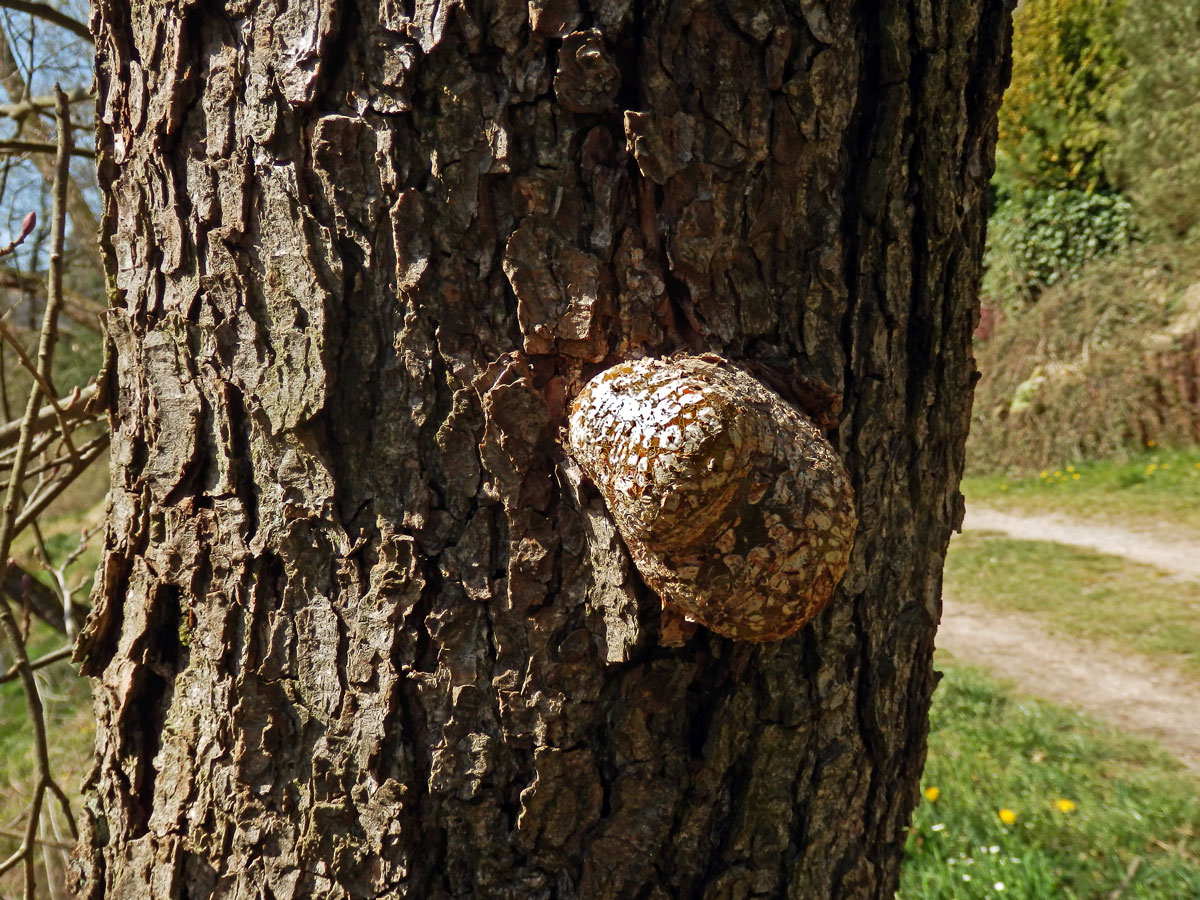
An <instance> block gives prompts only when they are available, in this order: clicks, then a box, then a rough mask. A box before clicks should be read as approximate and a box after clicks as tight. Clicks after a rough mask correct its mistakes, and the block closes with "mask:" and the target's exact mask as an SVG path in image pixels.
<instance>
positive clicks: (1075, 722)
mask: <svg viewBox="0 0 1200 900" xmlns="http://www.w3.org/2000/svg"><path fill="white" fill-rule="evenodd" d="M942 662H944V660H942ZM923 786H924V788H925V790H926V791H927V792H928V791H932V789H934V788H936V789H937V796H936V800H933V801H930V800H928V799H925V800H923V801H922V802H921V804H920V806H919V807H918V808H917V810H916V813H915V814H914V819H913V827H912V831H911V834H910V836H909V840H908V844H907V847H906V851H905V852H906V859H905V865H904V869H903V871H902V874H901V882H900V891H899V893H898V894H897V900H986V898H990V900H1107V898H1109V897H1110V896H1112V895H1113V892H1114V891H1116V890H1117V889H1118V888H1119V887H1120V886H1121V884H1122V883H1123V881H1124V880H1125V878H1126V874H1127V873H1128V872H1129V871H1130V867H1131V865H1133V864H1134V861H1135V860H1137V867H1136V870H1134V874H1133V877H1132V878H1131V879H1130V880H1129V883H1128V884H1127V885H1126V886H1125V888H1124V891H1123V892H1122V893H1120V897H1121V900H1196V898H1200V796H1198V793H1200V782H1197V781H1196V779H1194V778H1192V777H1191V776H1189V775H1188V774H1187V773H1186V772H1185V771H1183V770H1182V769H1181V768H1180V766H1179V764H1178V763H1176V762H1174V761H1173V760H1172V759H1171V758H1170V757H1168V756H1167V755H1166V754H1164V753H1163V752H1162V751H1161V750H1158V749H1156V748H1155V747H1154V746H1153V745H1152V744H1150V743H1148V742H1145V741H1141V740H1137V739H1134V738H1131V737H1125V736H1120V735H1115V734H1114V733H1113V731H1112V729H1111V728H1109V727H1107V726H1105V725H1102V724H1100V723H1097V722H1095V721H1093V720H1091V719H1088V718H1086V717H1083V716H1079V715H1077V714H1075V713H1072V712H1069V711H1067V710H1064V709H1061V708H1059V707H1055V706H1052V705H1049V704H1044V703H1040V702H1037V701H1031V700H1025V699H1018V698H1017V697H1015V696H1013V695H1012V694H1011V693H1009V692H1008V691H1007V690H1005V689H1004V688H1002V687H1001V686H999V685H998V684H997V683H996V682H994V681H992V680H991V679H989V678H987V677H986V676H984V675H982V674H981V673H979V672H978V671H976V670H973V669H969V668H966V667H959V666H957V665H953V666H948V667H947V672H946V676H945V678H944V679H943V680H942V683H941V685H940V686H939V688H938V692H937V694H936V695H935V697H934V703H933V710H932V715H931V732H930V737H929V757H928V761H927V763H926V766H925V776H924V780H923ZM926 796H927V797H928V796H929V794H928V793H927V794H926ZM1060 801H1062V802H1064V805H1065V806H1066V807H1067V809H1068V810H1069V811H1064V809H1063V808H1062V807H1061V806H1060ZM1065 801H1069V804H1066V803H1065ZM1070 804H1073V806H1072V805H1070ZM1002 809H1005V810H1011V811H1012V812H1013V813H1014V814H1015V816H1016V819H1015V821H1014V822H1013V823H1012V824H1011V825H1006V824H1005V823H1004V822H1003V821H1001V819H1000V815H999V812H1000V810H1002ZM1000 885H1002V887H1000Z"/></svg>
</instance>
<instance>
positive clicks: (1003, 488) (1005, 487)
mask: <svg viewBox="0 0 1200 900" xmlns="http://www.w3.org/2000/svg"><path fill="white" fill-rule="evenodd" d="M1196 468H1197V469H1200V463H1196ZM1000 490H1002V491H1007V490H1008V485H1007V484H1002V485H1000Z"/></svg>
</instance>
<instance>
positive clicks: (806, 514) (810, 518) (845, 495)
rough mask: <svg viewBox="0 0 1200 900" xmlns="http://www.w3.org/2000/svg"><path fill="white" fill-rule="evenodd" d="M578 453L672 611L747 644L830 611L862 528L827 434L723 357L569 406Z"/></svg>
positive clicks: (610, 382)
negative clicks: (855, 538) (857, 532)
mask: <svg viewBox="0 0 1200 900" xmlns="http://www.w3.org/2000/svg"><path fill="white" fill-rule="evenodd" d="M567 442H568V449H569V450H570V452H571V454H572V456H574V458H575V459H576V460H577V461H578V462H579V464H580V466H581V467H582V468H583V470H584V471H585V472H586V473H587V475H588V477H589V478H591V480H592V481H593V482H594V483H595V484H596V486H597V487H598V488H599V489H600V492H601V494H603V496H604V499H605V501H606V502H607V504H608V508H609V512H610V513H611V514H612V517H613V519H614V521H615V522H616V524H617V528H618V530H619V531H620V532H621V536H622V538H624V540H625V543H626V545H627V546H628V548H629V552H630V555H631V556H632V558H633V561H634V564H635V565H636V566H637V568H638V571H639V572H640V573H641V575H642V578H643V579H644V580H645V582H646V583H647V584H648V585H649V586H650V587H651V588H653V589H654V590H655V591H657V592H658V594H659V595H660V596H661V597H662V599H663V601H664V603H666V604H667V605H668V606H670V607H672V608H674V609H676V610H677V611H679V612H682V613H683V614H684V615H685V616H687V617H688V618H690V619H693V620H695V621H697V622H699V623H700V624H702V625H705V626H706V627H708V628H710V629H712V630H713V631H715V632H717V633H718V634H721V635H724V636H726V637H730V638H734V639H737V640H745V641H770V640H778V639H780V638H784V637H787V636H788V635H790V634H793V633H794V632H795V631H797V630H798V629H799V628H801V627H802V626H803V625H804V624H805V623H806V622H808V621H809V620H810V619H811V618H812V617H813V616H815V615H816V614H817V613H819V612H820V611H821V610H822V609H823V608H824V607H825V605H826V604H827V603H828V601H829V599H830V597H831V596H832V595H833V592H834V589H835V588H836V587H837V583H838V581H839V580H840V579H841V577H842V573H843V572H844V571H845V569H846V565H847V563H848V561H849V557H850V550H851V547H852V546H853V542H854V530H855V527H856V525H857V521H856V518H855V515H854V501H853V492H852V490H851V487H850V479H849V476H848V475H847V473H846V469H845V467H844V466H843V465H842V462H841V460H840V459H838V457H837V454H836V453H835V452H834V450H833V447H832V446H830V444H829V442H828V441H827V440H826V439H825V437H824V436H823V435H822V434H821V432H820V431H819V430H818V429H817V428H816V427H815V426H814V425H813V424H812V423H811V422H809V421H808V420H807V419H806V418H805V417H804V416H802V415H801V414H800V413H799V412H798V411H797V410H796V409H795V408H794V407H792V406H791V405H789V404H788V403H787V402H785V401H784V400H783V398H781V397H780V396H779V395H778V394H776V393H775V392H773V391H771V390H769V389H768V388H766V387H765V386H764V385H763V384H762V383H761V382H759V381H758V380H757V379H756V378H754V377H753V376H752V375H750V374H748V373H747V372H744V371H743V370H741V369H739V368H737V367H736V366H734V365H732V364H730V363H728V362H726V361H724V360H720V359H718V358H716V357H712V356H705V357H691V356H684V357H675V358H672V359H642V360H636V361H633V362H625V363H620V364H618V365H615V366H612V367H611V368H609V369H606V370H605V371H603V372H601V373H600V374H599V375H597V376H596V377H595V378H593V379H592V380H591V381H589V382H588V383H587V385H585V386H584V388H583V390H582V391H581V392H580V393H579V395H578V396H577V397H576V398H575V400H574V402H573V403H572V404H571V410H570V421H569V426H568V432H567Z"/></svg>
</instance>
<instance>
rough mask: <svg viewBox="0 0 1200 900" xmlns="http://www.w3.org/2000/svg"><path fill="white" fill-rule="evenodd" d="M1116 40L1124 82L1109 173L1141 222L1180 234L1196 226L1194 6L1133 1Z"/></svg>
mask: <svg viewBox="0 0 1200 900" xmlns="http://www.w3.org/2000/svg"><path fill="white" fill-rule="evenodd" d="M1120 38H1121V42H1122V45H1123V47H1124V49H1125V53H1126V54H1127V56H1128V58H1129V69H1130V75H1129V80H1128V81H1127V82H1126V84H1125V87H1124V89H1123V91H1122V92H1121V96H1120V105H1119V107H1118V108H1117V109H1116V114H1115V116H1114V117H1113V124H1114V128H1113V131H1112V142H1111V149H1110V151H1109V155H1108V166H1109V170H1110V171H1112V172H1113V174H1114V177H1115V179H1116V180H1117V181H1118V183H1119V184H1120V185H1121V187H1122V189H1123V190H1124V191H1125V192H1126V193H1127V194H1128V195H1129V196H1130V197H1131V198H1132V199H1133V201H1134V202H1135V204H1136V205H1137V207H1138V209H1139V211H1140V212H1142V213H1144V215H1145V216H1146V217H1147V219H1148V220H1149V221H1151V222H1153V223H1155V224H1158V225H1162V226H1164V227H1166V228H1168V229H1170V230H1171V231H1173V232H1175V233H1177V234H1180V235H1182V234H1185V233H1187V232H1188V231H1189V230H1191V229H1193V228H1195V227H1196V225H1197V223H1200V104H1197V102H1196V97H1197V95H1198V94H1200V0H1134V2H1131V3H1130V4H1129V6H1128V8H1127V13H1126V16H1125V21H1124V22H1123V24H1122V26H1121V29H1120Z"/></svg>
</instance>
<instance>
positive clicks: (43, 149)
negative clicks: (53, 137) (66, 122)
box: [0, 0, 96, 159]
mask: <svg viewBox="0 0 1200 900" xmlns="http://www.w3.org/2000/svg"><path fill="white" fill-rule="evenodd" d="M0 5H3V2H2V0H0ZM54 152H56V150H55V146H54V145H53V144H51V143H48V142H46V141H0V153H54ZM70 152H71V155H72V156H82V157H84V158H85V159H95V158H96V151H95V150H89V149H87V148H86V147H75V148H72V149H71V151H70Z"/></svg>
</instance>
